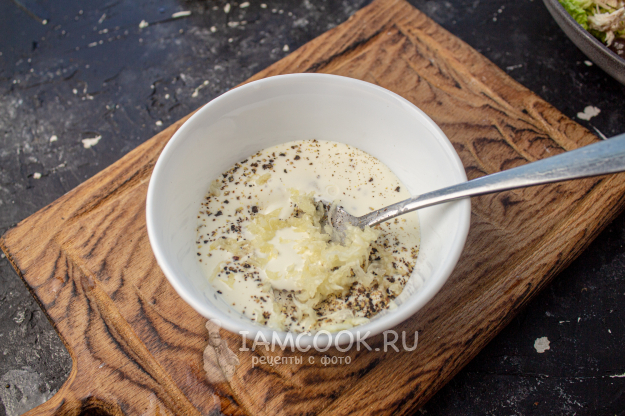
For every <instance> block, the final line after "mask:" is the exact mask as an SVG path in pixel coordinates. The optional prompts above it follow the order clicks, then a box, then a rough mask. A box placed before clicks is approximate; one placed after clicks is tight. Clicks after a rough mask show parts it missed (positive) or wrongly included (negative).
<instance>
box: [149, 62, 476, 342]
mask: <svg viewBox="0 0 625 416" xmlns="http://www.w3.org/2000/svg"><path fill="white" fill-rule="evenodd" d="M305 139H323V140H332V141H337V142H343V143H347V144H349V145H351V146H355V147H357V148H360V149H362V150H364V151H365V152H368V153H369V154H371V155H373V156H375V157H377V158H378V159H379V160H380V161H381V162H383V163H385V164H386V165H387V166H389V167H390V168H391V170H393V171H394V172H395V174H396V175H397V176H398V177H399V179H401V181H402V182H403V183H404V184H405V185H406V186H407V188H408V190H409V191H410V192H411V194H413V195H416V194H420V193H424V192H427V191H431V190H434V189H438V188H442V187H445V186H448V185H453V184H456V183H460V182H464V181H466V175H465V172H464V168H463V166H462V163H461V161H460V158H459V157H458V155H457V153H456V152H455V150H454V148H453V147H452V145H451V143H450V142H449V140H448V139H447V138H446V137H445V134H444V133H443V132H442V131H441V130H440V129H439V128H438V126H437V125H436V124H435V123H434V122H433V121H432V120H431V119H430V118H429V117H428V116H427V115H425V113H423V112H422V111H421V110H419V109H418V108H417V107H415V106H414V105H413V104H411V103H410V102H408V101H407V100H405V99H404V98H402V97H400V96H398V95H396V94H394V93H392V92H390V91H388V90H386V89H384V88H381V87H378V86H376V85H373V84H370V83H367V82H364V81H359V80H355V79H351V78H346V77H339V76H334V75H322V74H293V75H282V76H276V77H271V78H266V79H262V80H259V81H255V82H252V83H249V84H247V85H243V86H241V87H238V88H236V89H233V90H231V91H229V92H227V93H225V94H223V95H221V96H220V97H218V98H216V99H214V100H213V101H211V102H209V103H208V104H206V105H205V106H204V107H203V108H202V109H200V110H199V111H198V112H197V113H195V114H194V115H193V116H192V117H191V118H190V119H189V120H188V121H187V122H186V123H185V124H184V125H183V126H182V127H181V128H180V129H179V130H178V131H177V132H176V134H174V136H173V137H172V138H171V140H170V141H169V143H168V144H167V146H165V149H164V150H163V152H162V153H161V155H160V157H159V159H158V162H157V163H156V166H155V167H154V172H153V173H152V178H151V180H150V185H149V188H148V195H147V203H146V210H147V228H148V235H149V238H150V244H151V245H152V250H153V251H154V255H155V257H156V260H157V261H158V264H159V265H160V267H161V269H162V270H163V272H164V273H165V276H167V279H168V280H169V282H170V283H171V285H172V286H173V287H174V289H175V290H176V292H178V294H179V295H180V296H181V297H182V298H183V299H184V300H185V301H186V302H187V303H188V304H189V305H191V306H192V307H193V308H194V309H195V310H196V311H197V312H198V313H200V314H201V315H203V316H204V317H206V318H209V319H217V320H219V321H220V324H221V326H223V327H224V328H226V329H228V330H229V331H232V332H235V333H239V332H241V331H247V333H244V334H245V335H246V337H247V338H250V339H255V337H256V336H257V332H258V331H261V332H263V335H264V336H265V338H266V339H267V340H271V339H272V337H275V336H278V337H280V339H281V340H282V341H284V340H285V338H286V339H287V340H288V337H287V334H286V333H285V332H279V331H273V330H271V329H269V328H268V327H266V326H263V325H257V324H255V323H254V322H252V321H251V320H249V319H247V318H245V317H243V316H242V315H240V314H239V313H238V312H236V311H234V310H233V309H230V308H229V307H228V306H226V304H225V303H223V304H222V305H220V306H218V305H217V302H223V301H222V300H221V298H219V299H217V296H215V294H214V293H213V289H212V288H211V286H210V285H209V283H208V281H207V278H206V277H205V276H204V274H203V273H202V270H201V269H200V266H199V263H198V261H197V258H196V255H195V253H196V250H195V238H196V225H197V214H198V211H199V209H200V203H201V201H202V199H203V198H204V196H205V194H206V192H207V191H208V188H209V185H210V182H211V181H212V180H213V179H215V178H216V177H217V176H218V175H220V174H221V173H222V172H224V171H226V170H227V169H228V168H230V167H231V166H232V165H233V164H234V163H235V162H238V161H241V160H243V159H245V158H247V157H248V156H249V155H251V154H253V153H255V152H257V151H258V150H261V149H264V148H267V147H270V146H274V145H276V144H279V143H284V142H287V141H291V140H305ZM470 211H471V206H470V201H469V200H468V199H466V200H461V201H456V202H450V203H447V204H443V205H439V206H435V207H430V208H426V209H423V210H420V211H419V218H420V222H421V249H420V253H419V257H418V259H417V264H416V266H415V269H414V273H413V275H412V277H411V278H410V280H409V282H408V284H407V286H406V288H405V289H404V292H403V293H402V295H401V296H399V297H398V299H397V303H398V305H399V306H398V308H396V309H395V310H393V311H390V312H388V311H387V313H382V314H380V315H378V316H377V317H375V318H374V319H372V320H371V322H369V323H367V324H366V325H362V326H359V327H356V328H353V329H352V330H351V331H349V332H350V333H351V335H350V334H347V333H343V334H342V335H341V337H340V339H339V341H338V342H339V344H344V343H346V342H349V341H350V339H351V338H350V337H351V336H355V335H357V334H356V331H360V334H361V337H362V336H363V335H365V334H366V333H367V332H368V331H369V333H370V336H373V335H375V334H378V333H381V332H383V331H384V330H387V329H391V328H392V327H394V326H395V325H397V324H399V323H401V322H402V321H404V320H405V319H407V318H408V317H410V316H411V315H413V314H414V313H415V312H416V311H417V310H419V309H420V308H421V307H422V306H423V305H425V304H426V303H427V302H428V301H429V300H430V299H431V298H432V297H433V296H434V295H435V294H436V292H438V290H439V289H440V288H441V287H442V286H443V284H444V283H445V281H446V280H447V278H448V277H449V275H450V274H451V272H452V270H453V268H454V266H455V265H456V262H457V261H458V258H459V256H460V253H461V252H462V249H463V246H464V243H465V240H466V236H467V233H468V230H469V221H470ZM291 336H292V334H291ZM297 341H298V346H301V347H302V348H303V347H306V346H308V345H317V346H322V345H325V344H327V343H328V342H336V341H337V340H336V337H335V338H334V339H331V337H330V336H328V334H327V333H321V334H319V335H317V339H316V340H315V339H314V337H313V336H311V335H304V336H300V337H299V338H297ZM313 341H316V344H313Z"/></svg>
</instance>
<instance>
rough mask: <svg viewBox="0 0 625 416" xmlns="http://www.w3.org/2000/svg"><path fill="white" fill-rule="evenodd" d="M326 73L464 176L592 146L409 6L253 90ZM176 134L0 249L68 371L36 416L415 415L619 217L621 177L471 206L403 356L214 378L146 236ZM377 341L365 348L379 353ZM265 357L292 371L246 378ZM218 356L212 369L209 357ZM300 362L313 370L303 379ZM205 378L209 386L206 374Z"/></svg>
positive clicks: (333, 38) (328, 43)
mask: <svg viewBox="0 0 625 416" xmlns="http://www.w3.org/2000/svg"><path fill="white" fill-rule="evenodd" d="M293 72H324V73H331V74H337V75H343V76H349V77H353V78H358V79H362V80H366V81H369V82H372V83H375V84H378V85H381V86H383V87H385V88H387V89H389V90H391V91H394V92H396V93H398V94H400V95H402V96H403V97H405V98H407V99H408V100H410V101H411V102H413V103H415V104H416V105H417V106H419V107H420V108H421V109H423V111H425V112H426V113H427V114H428V115H429V116H430V117H432V119H434V121H435V122H437V123H438V124H439V126H440V127H441V128H442V129H443V131H444V132H445V133H446V134H447V136H448V137H449V139H450V140H451V142H452V143H453V145H454V147H455V149H456V150H457V151H458V153H459V155H460V157H461V159H462V161H463V163H464V166H465V168H466V171H467V175H468V176H469V178H475V177H479V176H482V175H485V174H489V173H494V172H497V171H500V170H504V169H508V168H511V167H514V166H518V165H521V164H524V163H528V162H531V161H534V160H538V159H541V158H544V157H548V156H551V155H555V154H558V153H561V152H563V151H566V150H571V149H575V148H577V147H580V146H583V145H586V144H589V143H591V142H593V141H595V140H597V139H596V138H595V137H594V136H593V135H592V134H590V133H589V132H588V131H587V130H585V129H584V128H582V127H581V126H579V125H578V124H576V123H574V122H572V121H571V120H569V119H567V118H566V117H564V116H563V115H562V114H560V113H559V112H558V111H557V110H555V109H554V108H553V107H551V106H550V105H549V104H548V103H546V102H544V101H542V100H541V99H540V98H539V97H538V96H536V95H535V94H533V93H532V92H530V91H529V90H527V89H525V88H524V87H522V86H521V85H519V84H518V83H516V82H515V81H513V80H512V79H511V78H510V77H508V76H507V75H506V74H505V73H504V72H502V71H501V70H500V69H498V68H497V67H496V66H494V65H493V64H492V63H490V62H489V61H488V60H487V59H486V58H484V57H483V56H482V55H480V54H479V53H477V52H476V51H475V50H473V49H472V48H471V47H469V46H468V45H466V44H465V43H463V42H462V41H460V40H459V39H457V38H455V37H454V36H453V35H451V34H449V33H448V32H446V31H445V30H444V29H442V28H441V27H440V26H438V25H437V24H435V23H434V22H433V21H431V20H430V19H429V18H427V17H426V16H425V15H423V14H422V13H420V12H419V11H417V10H416V9H414V8H412V7H411V6H410V5H408V4H407V3H405V2H404V1H401V0H377V1H375V2H373V3H372V4H371V5H370V6H368V7H366V8H365V9H363V10H361V11H359V12H358V13H356V14H355V15H354V16H353V17H352V18H350V19H349V20H348V21H347V22H345V23H344V24H342V25H340V26H338V27H336V28H335V29H333V30H331V31H329V32H327V33H325V34H323V35H322V36H320V37H319V38H317V39H315V40H313V41H312V42H310V43H308V44H306V45H304V46H303V47H301V48H300V49H298V50H297V51H295V52H294V53H292V54H291V55H289V56H288V57H286V58H284V59H283V60H281V61H279V62H277V63H276V64H274V65H272V66H271V67H269V68H267V69H266V70H264V71H262V72H260V73H259V74H257V75H255V76H254V77H253V78H252V79H251V80H254V79H259V78H263V77H267V76H271V75H276V74H283V73H293ZM183 122H184V120H180V121H179V122H177V123H175V124H174V125H172V126H171V127H169V128H168V129H166V130H164V131H163V132H161V133H160V134H158V135H157V136H155V137H154V138H152V139H151V140H149V141H148V142H146V143H144V144H143V145H141V146H139V147H138V148H137V149H135V150H134V151H132V152H130V153H129V154H128V155H127V156H125V157H124V158H123V159H121V160H120V161H118V162H117V163H115V164H114V165H112V166H111V167H109V168H107V169H106V170H104V171H102V172H101V173H99V174H98V175H96V176H94V177H93V178H91V179H90V180H88V181H87V182H85V183H83V184H82V185H80V186H79V187H77V188H76V189H74V190H73V191H71V192H69V193H67V194H66V195H64V196H63V197H61V198H60V199H58V200H57V201H55V202H54V203H52V204H50V205H49V206H47V207H45V208H44V209H42V210H41V211H39V212H37V213H36V214H34V215H32V216H30V217H29V218H27V219H25V220H24V221H22V222H21V223H20V224H18V225H17V226H16V227H15V228H13V229H11V230H9V231H8V232H7V233H6V234H5V235H4V236H3V237H2V239H1V240H0V245H1V246H2V249H3V250H4V251H5V253H6V254H7V257H8V258H9V260H10V261H11V262H12V264H13V266H14V267H15V269H16V270H17V272H18V274H19V275H20V277H22V279H24V281H25V283H26V285H27V286H28V288H29V289H30V290H31V292H32V293H33V296H35V298H36V299H37V301H38V302H39V303H40V305H41V307H42V309H43V310H44V311H45V312H46V314H47V316H48V317H49V319H50V321H51V322H52V324H53V325H54V326H55V328H56V330H57V331H58V332H59V335H60V336H61V338H62V339H63V341H64V342H65V344H66V346H67V349H68V351H69V352H70V354H71V356H72V359H73V369H72V372H71V374H70V377H69V379H68V380H67V382H66V383H65V384H64V386H63V388H62V389H61V390H60V391H59V392H58V393H57V394H56V395H55V396H54V398H52V399H51V400H50V401H48V402H47V403H45V404H43V405H41V406H39V407H38V408H36V409H34V410H33V411H31V412H30V414H33V415H35V414H41V415H65V414H70V415H78V414H84V413H87V412H89V411H98V412H100V413H103V414H111V415H121V414H126V415H143V414H149V415H152V414H159V415H163V414H172V415H178V414H184V415H200V414H201V415H212V414H219V412H222V413H224V414H226V415H244V414H249V415H299V414H307V415H313V414H316V415H348V414H363V415H364V414H379V415H391V414H392V415H401V414H410V413H411V412H412V411H414V410H415V409H416V408H418V407H419V406H420V405H422V404H423V403H425V402H426V401H427V400H428V398H430V397H431V396H432V395H433V394H434V393H435V392H436V391H437V390H438V389H440V388H441V387H442V386H443V385H444V384H445V383H446V382H447V381H449V380H450V379H451V378H452V377H453V375H454V374H456V373H457V372H458V371H459V370H460V369H461V368H462V367H463V366H464V365H465V364H466V363H467V362H468V361H469V360H471V358H472V357H473V356H475V355H476V354H477V353H478V352H479V351H480V349H481V348H483V347H484V345H486V343H488V342H489V341H490V340H491V339H492V338H493V337H494V336H495V335H496V334H497V333H498V332H499V331H500V330H501V329H502V328H503V327H504V326H505V325H506V324H507V323H508V322H509V321H510V319H512V317H513V316H514V315H515V314H516V313H517V312H518V311H519V309H520V308H522V307H523V306H524V305H525V304H526V303H527V302H528V301H529V300H530V299H531V298H532V296H534V295H535V294H536V293H538V292H539V291H540V290H541V288H543V287H544V286H545V285H546V284H547V283H548V282H549V280H550V279H551V278H552V277H553V276H554V275H556V274H557V273H558V272H559V271H560V270H562V269H563V268H564V267H566V266H567V265H568V264H569V263H570V262H571V261H572V260H573V259H574V258H575V257H576V256H577V255H578V254H579V253H580V252H581V251H582V250H583V249H584V248H585V247H586V246H587V245H588V244H589V243H590V241H592V239H593V238H594V237H595V236H596V235H597V234H598V233H599V232H600V230H601V229H602V228H603V227H604V226H605V225H606V224H608V223H609V222H610V221H611V220H612V219H613V218H614V217H615V216H616V215H617V214H618V212H620V211H621V209H622V208H623V206H624V203H625V183H624V181H623V179H625V176H623V175H618V176H612V177H604V178H593V179H586V180H580V181H575V182H569V183H562V184H556V185H549V186H540V187H534V188H528V189H524V190H516V191H510V192H505V193H500V194H496V195H488V196H483V197H479V198H474V199H473V208H472V218H471V221H472V225H471V231H470V233H469V237H468V241H467V245H466V248H465V251H464V253H463V255H462V257H461V259H460V261H459V263H458V266H457V268H456V270H455V271H454V273H453V275H452V276H451V278H450V279H449V282H448V283H447V284H446V285H445V286H444V287H443V289H442V290H441V292H440V293H439V294H438V295H437V296H436V297H435V298H434V300H433V301H431V302H430V303H429V304H428V305H426V307H425V308H424V309H422V310H421V311H419V312H418V313H417V314H416V315H414V316H413V317H412V318H410V319H409V320H407V321H406V322H404V323H402V324H401V325H400V326H398V327H397V328H396V330H398V331H402V330H405V331H407V332H409V333H414V332H415V331H419V346H418V348H417V349H416V350H415V351H412V352H400V353H396V352H387V353H384V352H383V351H378V352H376V351H375V350H374V351H356V350H351V351H349V352H345V353H343V352H339V351H336V350H330V351H328V352H326V353H325V354H327V355H336V356H349V357H350V358H351V359H352V362H351V363H350V364H349V365H336V366H323V365H322V364H321V363H320V357H321V356H322V355H324V354H315V353H305V354H302V353H291V352H289V351H286V352H273V353H272V352H265V351H263V350H257V351H256V352H251V351H239V347H240V346H241V339H240V337H239V336H238V335H235V334H231V333H228V332H226V331H221V341H222V342H225V343H226V345H228V346H229V348H230V349H231V350H232V351H235V352H236V356H237V357H238V360H239V365H238V366H236V369H235V371H234V374H233V375H229V374H228V375H226V374H225V372H223V371H222V370H220V368H221V367H220V366H219V363H218V362H217V361H216V363H217V364H214V365H212V366H211V365H207V363H206V362H205V360H204V358H203V353H204V350H205V348H207V344H208V332H207V329H206V327H205V324H206V322H205V319H204V318H202V317H201V316H199V315H198V314H197V313H196V312H194V311H193V310H192V309H191V308H190V307H189V306H188V305H187V304H186V303H184V302H183V301H182V300H181V299H180V298H179V297H178V296H177V295H176V293H175V292H174V290H173V289H172V287H171V286H170V285H169V283H168V282H167V280H166V279H165V277H164V275H163V274H162V272H161V271H160V269H159V267H158V265H157V264H156V261H155V259H154V257H153V255H152V251H151V248H150V245H149V242H148V239H147V233H146V225H145V196H146V192H147V184H148V180H149V177H150V174H151V171H152V168H153V166H154V163H155V162H156V159H157V158H158V155H159V153H160V151H161V150H162V148H163V146H164V145H165V144H166V142H167V140H168V139H169V138H170V137H171V136H172V135H173V133H174V132H175V131H176V129H177V128H179V127H180V125H181V124H182V123H183ZM382 343H383V339H382V337H376V338H373V339H371V340H369V345H371V346H372V347H373V348H375V347H376V346H377V347H381V346H382ZM260 354H263V355H265V356H270V357H275V356H278V357H280V356H285V357H289V356H297V357H301V356H303V362H302V364H297V365H296V364H289V365H287V364H282V365H277V366H270V365H256V366H253V365H252V360H253V359H258V358H259V357H260ZM209 355H210V354H209ZM308 357H313V359H315V363H313V364H310V361H309V360H308ZM206 371H208V373H209V374H207V373H206Z"/></svg>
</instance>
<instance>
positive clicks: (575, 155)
mask: <svg viewBox="0 0 625 416" xmlns="http://www.w3.org/2000/svg"><path fill="white" fill-rule="evenodd" d="M622 171H625V134H620V135H618V136H615V137H613V138H611V139H608V140H605V141H602V142H599V143H593V144H591V145H588V146H584V147H582V148H579V149H576V150H572V151H570V152H565V153H562V154H559V155H557V156H552V157H549V158H546V159H542V160H539V161H537V162H532V163H528V164H526V165H523V166H518V167H516V168H512V169H508V170H505V171H502V172H498V173H494V174H492V175H487V176H482V177H481V178H477V179H473V180H471V181H468V182H463V183H460V184H458V185H453V186H450V187H447V188H443V189H439V190H436V191H432V192H428V193H425V194H421V195H418V196H415V197H412V198H409V199H406V200H404V201H401V202H397V203H395V204H393V205H389V206H388V207H385V208H382V209H379V210H377V211H372V212H370V213H368V214H366V215H363V216H362V217H359V218H358V223H359V225H361V226H365V225H376V224H379V223H381V222H384V221H387V220H389V219H391V218H395V217H397V216H399V215H402V214H405V213H407V212H410V211H414V210H416V209H420V208H425V207H429V206H431V205H436V204H440V203H443V202H448V201H453V200H456V199H461V198H466V197H470V196H477V195H484V194H490V193H494V192H500V191H507V190H509V189H516V188H524V187H527V186H534V185H542V184H546V183H552V182H560V181H566V180H569V179H578V178H586V177H589V176H598V175H605V174H608V173H616V172H622Z"/></svg>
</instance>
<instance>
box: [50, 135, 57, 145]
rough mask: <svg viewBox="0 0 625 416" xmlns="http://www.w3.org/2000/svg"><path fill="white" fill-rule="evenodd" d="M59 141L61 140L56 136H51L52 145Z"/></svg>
mask: <svg viewBox="0 0 625 416" xmlns="http://www.w3.org/2000/svg"><path fill="white" fill-rule="evenodd" d="M57 140H59V138H58V137H56V134H53V135H52V136H50V143H52V142H55V141H57Z"/></svg>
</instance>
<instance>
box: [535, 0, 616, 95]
mask: <svg viewBox="0 0 625 416" xmlns="http://www.w3.org/2000/svg"><path fill="white" fill-rule="evenodd" d="M543 2H544V3H545V6H547V10H549V13H551V16H553V18H554V19H555V20H556V23H558V26H560V28H561V29H562V30H563V31H564V33H566V35H567V36H568V37H569V39H571V40H572V41H573V43H574V44H575V45H577V47H578V48H580V49H581V50H582V52H584V54H585V55H586V56H587V57H588V58H589V59H590V60H591V61H593V62H594V63H595V64H597V65H599V67H600V68H601V69H603V70H604V71H605V72H607V73H608V74H610V76H612V77H613V78H614V79H616V80H617V81H618V82H620V83H621V84H624V85H625V59H623V58H621V57H620V56H618V55H617V54H616V53H614V52H612V51H611V50H610V49H608V47H607V46H605V45H604V44H603V43H602V42H601V41H599V40H598V39H597V38H595V37H594V36H593V35H591V34H590V33H588V31H587V30H586V29H584V28H583V27H581V26H580V25H579V23H577V22H576V21H575V19H573V17H571V15H570V14H568V12H567V11H566V10H565V9H564V7H562V5H561V4H560V3H559V2H558V0H543Z"/></svg>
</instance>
